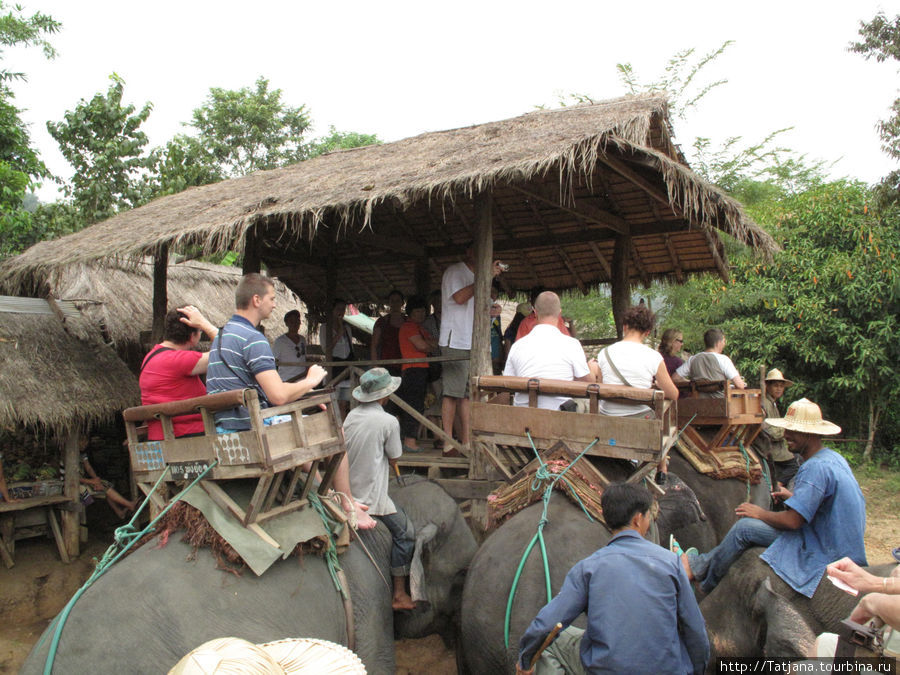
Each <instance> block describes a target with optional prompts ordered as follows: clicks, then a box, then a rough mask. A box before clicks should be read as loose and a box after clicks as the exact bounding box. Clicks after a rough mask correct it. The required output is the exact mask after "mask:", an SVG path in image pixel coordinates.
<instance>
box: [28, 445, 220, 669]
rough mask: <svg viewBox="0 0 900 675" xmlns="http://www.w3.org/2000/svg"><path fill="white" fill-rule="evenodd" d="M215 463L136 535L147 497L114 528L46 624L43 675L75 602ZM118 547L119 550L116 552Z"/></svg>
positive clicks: (53, 657)
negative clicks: (96, 559) (94, 561)
mask: <svg viewBox="0 0 900 675" xmlns="http://www.w3.org/2000/svg"><path fill="white" fill-rule="evenodd" d="M218 463H219V462H218V460H216V461H213V462H212V463H211V464H210V465H209V466H208V467H206V469H205V470H204V471H203V472H202V473H201V474H200V475H199V476H197V477H196V478H195V479H194V480H193V481H192V482H191V484H190V485H188V486H187V487H186V488H184V489H183V490H182V491H181V492H179V493H178V495H177V496H176V497H175V498H174V499H173V500H172V501H170V502H169V503H168V505H166V508H164V509H163V510H162V511H161V512H160V513H159V515H158V516H156V518H154V519H153V520H151V521H150V522H149V523H148V524H147V526H146V527H145V528H144V529H143V530H141V531H140V532H138V531H137V530H136V528H135V521H136V520H137V517H138V516H139V515H140V514H141V512H142V511H143V510H144V507H145V506H147V504H148V503H149V502H150V496H149V495H147V496H146V497H144V501H143V503H142V504H141V505H140V506H139V507H138V509H137V511H135V512H134V515H133V516H131V520H129V521H128V523H127V524H125V525H122V526H121V527H117V528H116V530H115V533H114V543H113V544H112V545H111V546H110V547H109V548H108V549H106V553H104V554H103V557H102V558H101V559H100V561H99V562H98V563H97V566H96V567H95V568H94V572H93V573H92V574H91V576H90V577H89V578H88V580H87V581H85V582H84V585H82V587H81V588H79V589H78V590H77V591H76V592H75V595H73V596H72V599H71V600H69V602H67V603H66V606H65V607H63V610H62V612H60V613H59V615H58V616H57V617H56V618H55V619H54V620H53V623H51V624H50V625H51V627H52V626H53V624H56V629H55V630H54V631H53V639H52V640H51V641H50V649H49V651H48V652H47V660H46V661H45V662H44V675H50V674H51V673H52V672H53V662H54V660H55V659H56V650H57V649H58V648H59V640H60V637H61V636H62V630H63V627H64V626H65V625H66V621H67V620H68V618H69V613H70V612H71V611H72V608H73V607H75V603H76V602H78V600H79V598H81V596H82V595H84V592H85V591H86V590H87V589H88V588H90V587H91V586H92V585H93V583H94V582H95V581H97V579H99V578H100V577H102V576H103V575H104V574H106V572H107V570H109V568H110V567H112V565H113V564H114V563H116V562H117V561H118V560H119V559H121V558H122V556H124V555H125V554H126V553H127V552H128V551H129V550H130V549H131V547H132V546H134V544H135V543H136V542H138V541H140V539H141V538H142V537H143V536H144V535H146V534H149V533H151V532H153V530H154V527H153V526H154V525H156V523H157V522H158V521H159V519H160V518H162V517H163V516H164V515H166V513H167V512H168V511H169V509H171V508H172V507H173V506H174V505H175V503H176V502H178V501H179V500H180V499H181V498H182V497H183V496H184V495H185V494H186V493H187V491H188V490H190V489H191V488H192V487H194V486H195V485H196V484H197V483H198V482H199V481H200V480H202V479H203V477H204V476H205V475H206V474H207V473H209V472H210V471H212V469H213V467H215V466H216V465H217V464H218ZM167 471H168V467H167V468H166V470H164V471H163V472H162V473H161V474H160V475H159V479H157V481H156V484H155V485H154V486H153V489H152V490H151V491H150V494H153V493H154V492H156V489H157V488H158V487H159V485H160V483H162V481H163V478H165V476H166V473H167ZM120 547H121V550H118V549H119V548H120Z"/></svg>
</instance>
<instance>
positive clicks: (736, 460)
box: [676, 434, 762, 485]
mask: <svg viewBox="0 0 900 675" xmlns="http://www.w3.org/2000/svg"><path fill="white" fill-rule="evenodd" d="M676 447H677V448H678V451H679V452H680V453H681V456H682V457H684V458H685V459H686V460H687V461H688V462H690V463H691V466H693V467H694V468H695V469H696V470H697V471H699V472H700V473H702V474H703V475H705V476H709V477H710V478H716V479H720V480H721V479H725V478H737V479H739V480H743V481H746V480H747V479H748V474H747V458H746V457H744V455H743V453H742V452H741V451H740V450H739V449H738V450H720V451H716V452H705V451H704V450H702V449H701V448H699V447H697V445H696V444H694V443H693V442H692V441H691V439H690V438H688V437H687V436H685V435H684V434H682V435H681V436H680V437H679V438H678V442H677V444H676ZM747 456H748V457H749V458H750V473H749V479H750V483H751V484H752V485H756V484H757V483H759V482H760V481H761V480H762V467H761V466H760V464H759V460H758V459H757V458H756V455H755V453H754V452H753V451H752V450H750V449H749V448H747Z"/></svg>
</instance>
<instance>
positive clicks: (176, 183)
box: [149, 134, 225, 197]
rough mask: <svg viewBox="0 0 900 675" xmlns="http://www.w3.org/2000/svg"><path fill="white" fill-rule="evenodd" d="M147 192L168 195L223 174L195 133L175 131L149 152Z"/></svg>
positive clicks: (210, 180) (210, 181)
mask: <svg viewBox="0 0 900 675" xmlns="http://www.w3.org/2000/svg"><path fill="white" fill-rule="evenodd" d="M149 165H150V180H149V185H150V195H151V196H152V197H160V196H163V195H171V194H175V193H177V192H181V191H182V190H186V189H187V188H189V187H194V186H197V185H207V184H208V183H215V182H218V181H220V180H222V179H223V178H225V175H224V173H223V171H222V168H221V167H220V166H219V165H218V164H217V163H216V162H215V160H214V159H213V157H212V155H211V153H210V152H209V151H208V150H207V149H206V148H204V147H203V146H202V145H201V144H200V141H199V140H198V139H197V138H195V137H194V136H187V135H185V134H177V135H176V136H175V137H174V138H172V140H170V141H169V142H168V143H166V145H165V146H163V147H161V148H156V149H155V150H153V152H151V153H150V158H149Z"/></svg>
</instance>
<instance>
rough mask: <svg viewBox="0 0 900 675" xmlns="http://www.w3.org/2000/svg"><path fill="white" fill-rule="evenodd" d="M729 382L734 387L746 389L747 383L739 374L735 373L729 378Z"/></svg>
mask: <svg viewBox="0 0 900 675" xmlns="http://www.w3.org/2000/svg"><path fill="white" fill-rule="evenodd" d="M731 383H732V384H733V385H734V386H735V388H736V389H746V388H747V384H746V383H745V382H744V378H742V377H741V376H740V375H735V376H734V377H732V378H731Z"/></svg>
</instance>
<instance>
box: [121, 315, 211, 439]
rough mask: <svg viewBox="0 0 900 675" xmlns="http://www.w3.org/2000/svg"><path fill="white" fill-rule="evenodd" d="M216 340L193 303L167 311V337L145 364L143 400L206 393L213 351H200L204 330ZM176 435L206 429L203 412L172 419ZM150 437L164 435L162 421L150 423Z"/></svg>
mask: <svg viewBox="0 0 900 675" xmlns="http://www.w3.org/2000/svg"><path fill="white" fill-rule="evenodd" d="M201 331H202V332H204V333H206V335H207V336H208V337H209V339H210V340H212V339H213V338H214V337H215V336H216V333H217V331H216V327H215V326H213V325H212V324H211V323H210V322H209V321H207V320H206V318H205V317H204V316H203V315H202V314H201V313H200V310H198V309H197V308H196V307H194V306H193V305H188V306H187V307H181V308H179V309H173V310H171V311H170V312H169V313H168V314H166V326H165V333H164V339H163V341H162V342H160V343H159V344H158V345H156V346H155V347H153V349H151V350H150V352H149V353H148V354H147V356H146V357H144V362H143V363H142V364H141V376H140V379H139V380H138V383H139V384H140V387H141V404H142V405H151V404H153V403H167V402H168V401H181V400H182V399H186V398H194V397H196V396H206V385H205V384H204V383H203V380H202V379H200V375H202V374H204V373H206V366H207V365H208V364H209V352H198V351H196V349H195V348H196V347H197V345H198V344H199V343H200V333H201ZM172 424H173V426H174V427H175V436H198V435H201V434H202V433H203V418H202V417H201V416H200V414H199V413H198V414H195V415H182V416H181V417H176V418H174V419H173V420H172ZM147 438H148V439H149V440H151V441H159V440H162V438H163V431H162V424H161V423H160V422H158V421H156V420H151V421H149V422H148V423H147Z"/></svg>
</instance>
